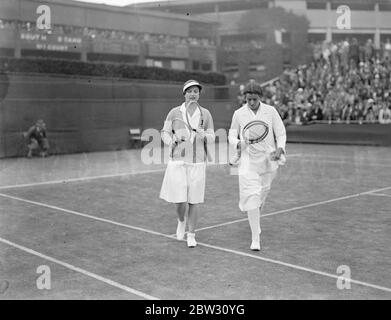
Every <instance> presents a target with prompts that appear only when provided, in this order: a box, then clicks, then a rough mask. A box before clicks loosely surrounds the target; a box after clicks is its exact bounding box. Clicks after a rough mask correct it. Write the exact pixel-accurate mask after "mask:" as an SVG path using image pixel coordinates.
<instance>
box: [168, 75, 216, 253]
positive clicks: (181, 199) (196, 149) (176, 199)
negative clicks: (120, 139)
mask: <svg viewBox="0 0 391 320" xmlns="http://www.w3.org/2000/svg"><path fill="white" fill-rule="evenodd" d="M201 90H202V86H201V84H200V83H199V82H198V81H195V80H189V81H186V82H185V84H184V85H183V89H182V93H183V95H184V98H185V101H184V102H183V103H182V104H181V105H180V106H177V107H175V108H173V109H171V110H170V112H169V113H168V115H167V118H166V120H165V122H164V126H163V129H162V133H161V137H162V140H163V142H164V144H165V145H167V146H168V147H169V148H170V149H171V150H173V152H172V154H171V155H170V159H169V161H168V163H167V168H166V171H165V174H164V178H163V183H162V187H161V190H160V198H161V199H164V200H165V201H167V202H170V203H174V204H175V206H176V212H177V216H178V224H177V229H176V237H177V239H178V240H184V238H185V233H186V224H188V232H187V245H188V247H189V248H194V247H195V246H196V245H197V242H196V240H195V229H196V225H197V215H198V212H197V211H198V206H197V205H198V204H200V203H203V202H204V195H205V177H206V175H205V174H206V162H207V159H208V153H207V148H208V145H209V144H213V143H214V140H215V134H214V127H213V119H212V116H211V114H210V112H209V110H207V109H205V108H203V107H201V106H200V105H199V104H198V100H199V98H200V93H201ZM176 118H181V119H183V121H185V122H186V123H187V124H188V125H189V127H190V128H191V129H196V132H195V131H193V132H191V138H190V140H188V141H185V142H179V143H178V142H177V141H176V137H175V136H174V135H173V133H172V121H173V119H176ZM186 212H187V213H188V214H187V217H186Z"/></svg>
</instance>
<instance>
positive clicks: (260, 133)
mask: <svg viewBox="0 0 391 320" xmlns="http://www.w3.org/2000/svg"><path fill="white" fill-rule="evenodd" d="M268 133H269V126H268V124H267V123H266V122H264V121H261V120H254V121H250V122H249V123H247V124H246V125H245V126H244V128H243V131H242V136H243V139H244V141H245V142H246V143H247V144H248V145H249V146H250V150H249V152H250V153H251V152H253V153H259V152H263V153H270V152H271V151H272V150H270V146H268V145H266V144H264V143H262V142H263V140H264V139H265V138H266V137H267V135H268ZM241 153H242V150H241V149H237V152H236V154H234V156H233V157H232V159H231V160H230V161H229V164H230V165H231V166H234V165H237V164H238V162H239V160H240V157H241ZM282 162H283V159H282V160H281V161H279V164H282Z"/></svg>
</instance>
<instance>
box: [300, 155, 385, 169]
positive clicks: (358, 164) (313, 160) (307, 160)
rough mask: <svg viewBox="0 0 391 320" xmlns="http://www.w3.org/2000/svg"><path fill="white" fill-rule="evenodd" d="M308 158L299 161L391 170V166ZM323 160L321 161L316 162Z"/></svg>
mask: <svg viewBox="0 0 391 320" xmlns="http://www.w3.org/2000/svg"><path fill="white" fill-rule="evenodd" d="M305 157H306V156H304V157H302V158H299V159H297V160H300V161H302V162H316V163H320V164H323V163H338V164H348V165H350V166H351V165H357V166H365V167H381V168H391V165H387V164H382V163H368V162H354V161H343V160H342V161H337V160H325V159H322V158H320V157H318V158H316V157H312V159H305ZM316 159H321V160H319V161H318V160H316Z"/></svg>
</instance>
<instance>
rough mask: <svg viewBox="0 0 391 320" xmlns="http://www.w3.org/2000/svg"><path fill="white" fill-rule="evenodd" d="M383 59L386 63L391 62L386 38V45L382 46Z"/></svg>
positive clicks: (390, 45) (390, 43) (390, 52)
mask: <svg viewBox="0 0 391 320" xmlns="http://www.w3.org/2000/svg"><path fill="white" fill-rule="evenodd" d="M383 59H384V60H386V61H390V60H391V42H390V39H389V38H387V40H386V43H385V44H384V48H383Z"/></svg>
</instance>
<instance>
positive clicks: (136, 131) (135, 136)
mask: <svg viewBox="0 0 391 320" xmlns="http://www.w3.org/2000/svg"><path fill="white" fill-rule="evenodd" d="M129 135H130V144H131V147H133V146H138V147H139V148H141V147H142V146H143V142H145V141H146V139H145V138H144V137H143V136H142V135H141V129H140V128H130V129H129Z"/></svg>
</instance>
